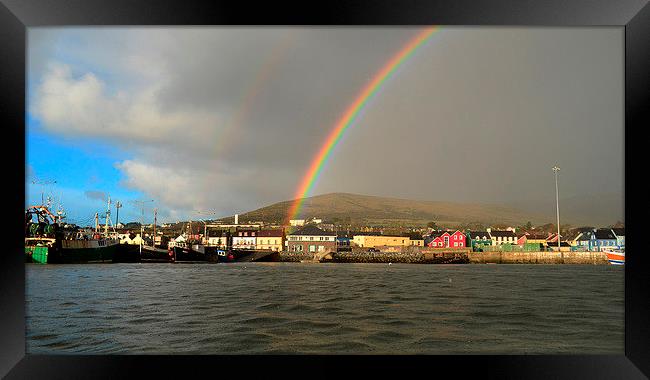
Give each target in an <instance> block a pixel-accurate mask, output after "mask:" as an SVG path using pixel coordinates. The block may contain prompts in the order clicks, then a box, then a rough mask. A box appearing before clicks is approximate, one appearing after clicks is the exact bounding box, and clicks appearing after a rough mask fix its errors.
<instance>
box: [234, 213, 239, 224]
mask: <svg viewBox="0 0 650 380" xmlns="http://www.w3.org/2000/svg"><path fill="white" fill-rule="evenodd" d="M235 224H239V214H235Z"/></svg>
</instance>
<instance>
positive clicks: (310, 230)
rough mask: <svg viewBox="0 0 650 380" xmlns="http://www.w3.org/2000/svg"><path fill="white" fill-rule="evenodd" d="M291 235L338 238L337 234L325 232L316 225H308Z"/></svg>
mask: <svg viewBox="0 0 650 380" xmlns="http://www.w3.org/2000/svg"><path fill="white" fill-rule="evenodd" d="M291 235H302V236H336V232H330V231H323V230H321V229H320V228H318V227H316V226H314V225H311V224H310V225H307V226H305V227H303V228H301V229H299V230H297V231H296V232H294V233H292V234H291Z"/></svg>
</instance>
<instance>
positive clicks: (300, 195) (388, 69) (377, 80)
mask: <svg viewBox="0 0 650 380" xmlns="http://www.w3.org/2000/svg"><path fill="white" fill-rule="evenodd" d="M437 30H439V27H438V26H432V27H429V28H426V29H424V30H423V31H422V32H420V33H418V34H417V35H416V36H415V37H414V38H413V39H411V40H410V41H409V42H408V43H407V44H406V45H405V46H404V47H403V48H402V49H401V50H400V51H399V52H398V53H397V54H395V55H394V56H393V57H392V58H391V59H390V60H389V61H388V62H387V63H386V64H385V65H384V66H383V67H382V68H381V70H379V71H378V72H377V74H375V76H374V78H373V79H372V80H371V81H370V83H369V84H367V85H366V86H365V87H364V88H363V90H362V91H361V93H360V94H359V95H358V96H357V97H356V98H355V100H354V102H353V103H352V104H351V105H350V106H349V107H348V108H347V109H346V111H345V113H344V114H343V115H342V116H341V118H340V119H339V120H338V121H337V123H336V125H335V126H334V128H333V130H332V132H331V133H330V134H329V135H328V137H327V139H326V140H325V143H324V144H323V145H322V146H321V148H320V150H319V151H318V154H316V156H315V157H314V159H313V161H312V163H311V165H310V166H309V170H308V171H307V173H306V175H305V176H304V177H303V179H302V181H301V182H300V185H299V186H298V190H297V191H296V194H295V197H294V200H293V203H292V205H291V207H290V208H289V213H288V215H287V223H288V221H289V220H291V219H296V217H297V216H298V214H299V213H300V209H301V207H302V204H303V202H304V199H305V198H306V197H307V195H308V194H309V193H310V192H311V189H312V187H313V186H314V183H316V181H317V179H318V177H319V176H320V173H321V171H322V170H323V167H324V166H325V163H326V162H327V161H328V160H329V158H330V155H331V154H332V151H333V150H334V147H336V145H337V144H338V142H339V141H340V140H341V137H343V134H344V133H345V131H346V130H347V129H348V128H349V127H350V126H351V125H353V124H354V122H355V121H356V120H357V117H358V116H359V113H360V112H361V111H362V110H363V108H364V107H365V106H366V105H367V104H368V101H369V100H370V99H371V98H372V97H373V96H374V95H375V94H376V93H377V91H379V89H380V88H381V87H382V85H383V84H384V83H385V82H386V80H387V79H388V78H390V77H391V75H392V74H393V73H394V72H395V71H396V70H397V68H398V67H399V66H400V65H401V64H402V63H404V61H406V60H407V59H408V58H409V57H410V56H411V55H412V54H413V53H414V52H415V51H416V50H417V49H418V48H419V47H420V46H422V45H423V44H424V43H425V42H426V41H427V40H428V39H429V38H430V37H431V36H432V35H433V33H434V32H435V31H437Z"/></svg>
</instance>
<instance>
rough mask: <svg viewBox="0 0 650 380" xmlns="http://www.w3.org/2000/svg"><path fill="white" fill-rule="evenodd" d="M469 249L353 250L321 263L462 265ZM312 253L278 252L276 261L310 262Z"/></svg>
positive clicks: (327, 258) (335, 255) (330, 257)
mask: <svg viewBox="0 0 650 380" xmlns="http://www.w3.org/2000/svg"><path fill="white" fill-rule="evenodd" d="M468 253H469V249H462V250H460V249H448V250H440V249H428V248H422V247H400V249H389V250H385V251H381V252H368V251H367V250H358V249H354V250H353V251H352V252H337V253H331V254H329V255H325V258H323V259H322V260H320V261H321V262H335V263H405V264H463V263H469V258H468ZM313 259H314V254H313V253H303V252H286V251H284V252H280V253H279V254H278V261H284V262H300V261H312V260H313Z"/></svg>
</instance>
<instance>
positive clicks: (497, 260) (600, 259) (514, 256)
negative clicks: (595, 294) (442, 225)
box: [469, 251, 609, 265]
mask: <svg viewBox="0 0 650 380" xmlns="http://www.w3.org/2000/svg"><path fill="white" fill-rule="evenodd" d="M469 262H470V263H471V264H488V263H489V264H597V265H599V264H608V263H609V262H608V261H607V255H606V254H605V253H604V252H548V251H547V252H472V253H470V254H469Z"/></svg>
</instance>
